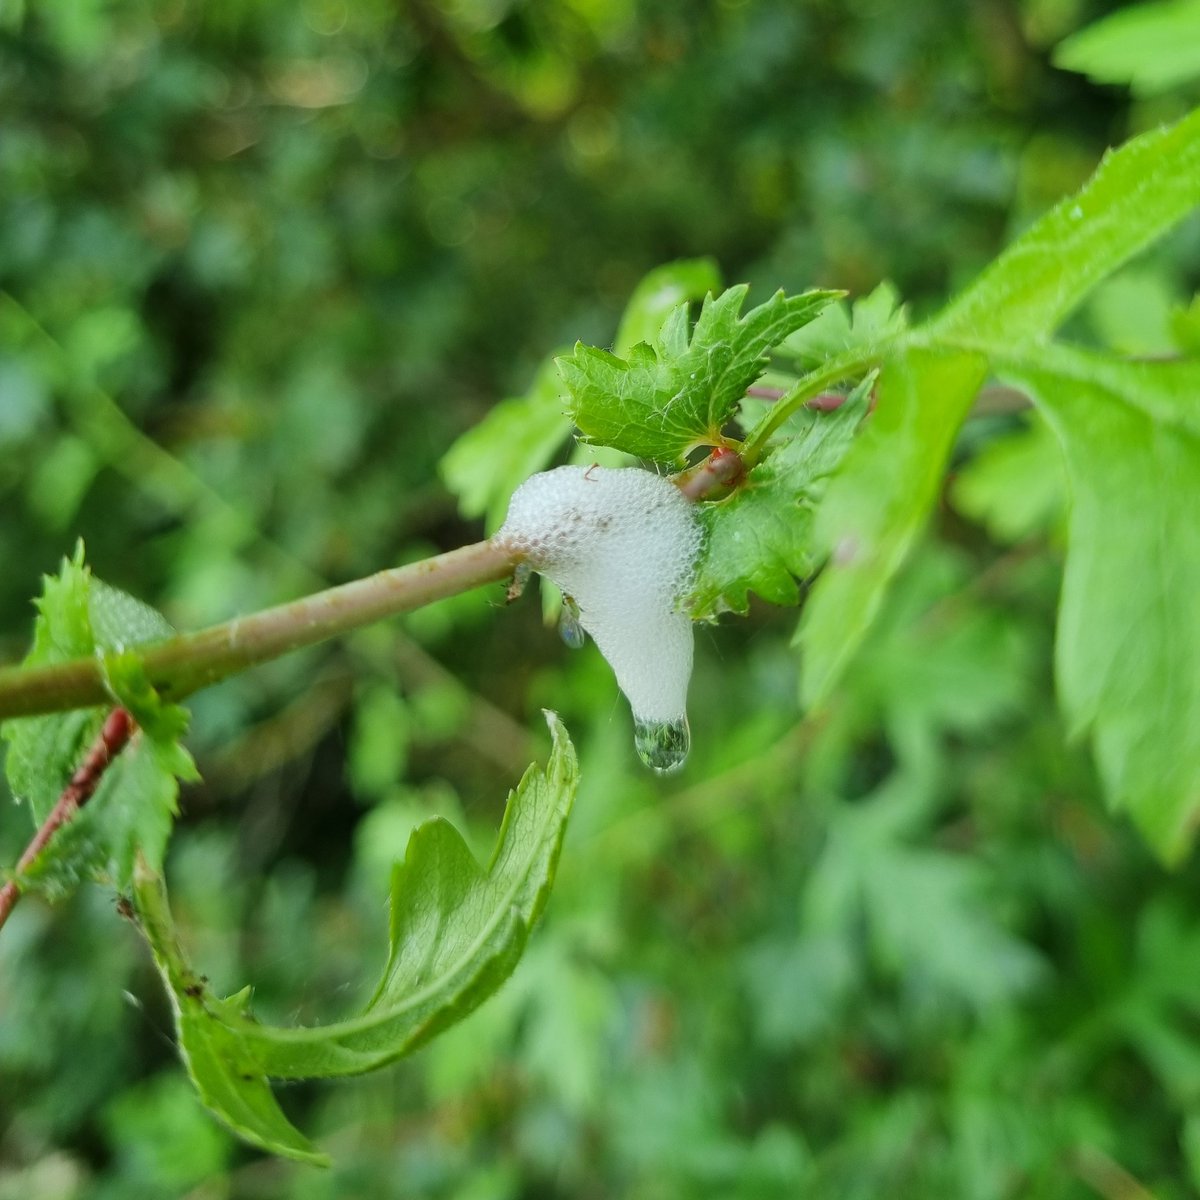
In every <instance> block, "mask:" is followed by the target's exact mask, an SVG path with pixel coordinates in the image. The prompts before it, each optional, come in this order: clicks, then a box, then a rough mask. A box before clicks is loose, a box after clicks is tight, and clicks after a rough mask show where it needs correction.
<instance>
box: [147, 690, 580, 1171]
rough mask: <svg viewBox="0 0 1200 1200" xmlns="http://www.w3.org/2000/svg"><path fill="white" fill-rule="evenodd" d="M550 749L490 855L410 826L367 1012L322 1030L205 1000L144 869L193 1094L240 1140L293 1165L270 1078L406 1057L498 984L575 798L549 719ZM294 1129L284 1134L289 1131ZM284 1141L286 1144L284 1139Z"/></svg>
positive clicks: (566, 756) (542, 890) (536, 909)
mask: <svg viewBox="0 0 1200 1200" xmlns="http://www.w3.org/2000/svg"><path fill="white" fill-rule="evenodd" d="M547 721H548V722H549V724H550V730H551V735H552V737H553V748H552V751H551V754H550V759H549V762H548V763H547V765H546V768H545V770H544V771H541V770H538V769H537V768H536V767H530V768H529V770H528V771H527V772H526V773H525V776H524V778H523V779H522V780H521V782H520V784H519V785H518V786H517V789H516V790H515V791H514V792H512V793H510V795H509V798H508V806H507V808H506V809H505V813H504V821H503V824H502V825H501V829H500V835H499V838H498V840H497V844H496V849H495V852H494V853H493V855H492V859H491V862H490V863H489V865H488V866H487V868H486V869H485V868H483V867H481V866H480V865H479V863H478V862H476V860H475V858H474V857H473V856H472V854H471V852H470V851H469V850H468V849H467V846H466V844H465V843H464V841H463V839H462V837H461V835H460V834H459V833H458V832H457V831H456V830H455V829H454V828H453V827H452V826H451V825H449V824H448V823H447V822H446V821H444V820H441V819H435V820H433V821H429V822H427V823H426V824H424V825H422V826H420V827H419V828H418V829H417V830H416V831H415V832H414V833H413V835H412V837H411V838H410V839H409V844H408V850H407V853H406V855H405V858H404V861H403V862H402V863H399V864H397V866H396V868H395V871H394V874H393V880H392V912H391V933H390V949H389V956H388V963H387V967H386V968H385V970H384V973H383V978H382V980H381V982H380V984H379V986H378V988H377V989H376V992H375V995H374V997H373V998H372V999H371V1001H370V1003H369V1004H368V1005H367V1007H366V1009H365V1010H364V1011H363V1012H362V1013H361V1014H360V1015H359V1016H357V1017H352V1018H350V1019H349V1020H345V1021H340V1022H335V1023H333V1024H330V1025H324V1026H310V1027H295V1028H283V1027H276V1026H268V1025H260V1024H258V1023H257V1022H256V1021H255V1020H254V1018H253V1017H252V1016H251V1014H250V1013H249V1012H248V1011H247V1009H246V1004H245V1000H246V997H247V994H246V993H245V992H243V993H239V995H238V997H236V998H231V999H226V1000H219V999H217V998H215V997H213V996H210V995H209V994H208V993H207V991H206V990H205V989H204V987H203V986H202V985H201V984H200V981H199V978H198V976H197V975H196V973H195V972H194V971H193V970H192V969H191V967H190V966H188V964H187V962H186V960H185V959H184V956H183V954H182V951H181V950H180V948H179V946H178V943H177V941H176V938H175V935H174V931H173V929H172V928H171V925H170V920H169V914H167V913H166V909H165V899H164V897H163V894H162V890H161V881H160V880H159V879H158V878H157V876H156V874H155V873H153V872H147V873H145V876H144V877H143V879H142V880H141V882H140V883H139V886H138V892H137V896H136V898H137V902H138V905H139V909H140V910H141V909H142V908H143V906H144V908H145V912H146V914H147V918H148V919H147V920H146V921H145V925H144V928H145V932H146V935H147V937H148V938H149V940H150V942H151V945H152V946H153V948H154V952H155V956H156V958H157V959H158V961H159V965H160V968H161V970H162V972H163V975H164V978H165V979H166V981H167V984H168V986H169V987H170V989H171V991H172V994H173V996H174V998H175V1004H176V1006H177V1011H178V1013H179V1037H180V1043H181V1046H182V1049H183V1052H184V1055H185V1058H186V1059H187V1061H188V1067H189V1070H190V1071H191V1072H192V1075H193V1078H194V1079H195V1081H196V1086H197V1088H198V1089H199V1091H200V1094H201V1095H202V1097H203V1098H204V1100H205V1103H207V1104H208V1105H209V1106H210V1107H211V1108H212V1109H213V1111H214V1112H215V1113H216V1114H217V1115H218V1116H219V1117H221V1119H222V1120H224V1121H225V1122H226V1123H227V1124H229V1125H230V1127H231V1128H232V1129H233V1130H234V1131H235V1132H236V1133H238V1134H240V1135H241V1136H243V1137H246V1138H248V1139H249V1140H251V1141H254V1142H256V1143H257V1144H259V1145H263V1146H266V1147H267V1148H269V1149H274V1150H276V1151H277V1152H279V1153H283V1154H288V1155H290V1156H291V1157H305V1156H308V1155H309V1150H308V1149H307V1148H306V1147H307V1143H304V1142H303V1140H302V1139H301V1142H300V1143H296V1142H295V1141H292V1140H289V1138H290V1137H291V1135H294V1136H295V1138H300V1135H299V1134H296V1133H295V1131H294V1130H291V1134H286V1131H285V1132H284V1133H281V1132H280V1125H279V1122H280V1121H285V1119H284V1118H283V1115H282V1113H281V1112H279V1110H278V1107H277V1106H276V1105H275V1104H274V1101H273V1100H271V1101H270V1104H268V1103H267V1100H268V1099H269V1098H270V1093H269V1090H268V1089H267V1083H266V1080H267V1079H268V1078H282V1079H305V1078H316V1077H329V1076H338V1075H352V1074H358V1073H360V1072H362V1071H369V1070H372V1069H374V1068H376V1067H380V1066H383V1065H384V1064H386V1063H389V1062H392V1061H393V1060H395V1059H397V1058H400V1057H402V1056H403V1055H405V1054H408V1053H410V1052H411V1051H413V1050H415V1049H416V1048H417V1047H418V1046H420V1045H422V1044H423V1043H424V1042H426V1041H428V1040H429V1039H430V1038H431V1037H433V1036H434V1035H435V1034H437V1033H439V1032H440V1031H441V1030H443V1029H445V1028H447V1027H448V1026H450V1025H452V1024H454V1023H455V1022H457V1021H460V1020H462V1018H463V1017H465V1016H467V1014H468V1013H470V1012H471V1011H472V1010H473V1009H474V1008H475V1007H477V1006H478V1005H479V1004H480V1003H481V1002H482V1001H483V1000H485V999H486V998H487V997H488V996H490V995H491V994H492V993H493V992H495V991H496V989H497V988H499V987H500V985H501V984H502V983H503V982H504V981H505V979H507V978H508V976H509V975H510V974H511V973H512V971H513V968H514V967H515V966H516V964H517V961H518V960H519V959H520V957H521V953H522V951H523V949H524V947H525V943H526V940H527V938H528V936H529V932H530V930H531V929H532V927H533V926H534V924H535V923H536V922H537V920H538V918H539V917H540V915H541V913H542V910H543V908H544V907H545V904H546V901H547V899H548V897H549V893H550V888H551V886H552V884H553V881H554V873H555V868H556V866H557V863H558V855H559V851H560V849H561V846H562V839H563V834H564V833H565V830H566V822H567V817H568V815H569V813H570V810H571V805H572V803H573V801H574V797H575V789H576V786H577V782H578V766H577V763H576V760H575V752H574V749H573V748H572V746H571V742H570V739H569V738H568V736H567V733H566V730H565V729H564V728H563V726H562V724H561V722H559V720H558V718H557V717H556V716H554V715H553V714H551V713H547ZM287 1129H289V1130H290V1126H287ZM285 1134H286V1136H285Z"/></svg>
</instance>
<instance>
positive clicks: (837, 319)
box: [777, 281, 908, 371]
mask: <svg viewBox="0 0 1200 1200" xmlns="http://www.w3.org/2000/svg"><path fill="white" fill-rule="evenodd" d="M907 325H908V317H907V314H906V312H905V310H904V307H903V306H902V305H901V303H900V295H899V293H898V292H897V291H896V289H895V287H894V286H893V285H892V284H891V283H888V282H887V281H884V282H883V283H881V284H880V285H879V286H878V287H877V288H876V289H875V290H874V291H873V292H871V293H870V294H869V295H867V296H862V297H860V298H859V299H857V300H855V301H854V303H853V304H851V305H849V306H847V305H846V304H845V302H844V301H840V302H837V303H834V304H830V305H829V306H828V307H827V308H825V309H824V310H823V311H822V312H821V313H820V315H819V316H817V317H816V319H815V320H813V321H810V322H809V324H807V325H805V326H804V328H803V329H799V330H797V331H796V332H795V333H793V334H791V335H790V336H789V337H788V338H787V340H786V341H785V342H783V344H782V345H781V346H780V347H779V349H778V351H777V353H778V354H779V355H780V357H782V358H792V359H794V360H795V361H796V363H797V364H798V365H799V366H800V367H801V368H802V369H804V370H806V371H811V370H814V369H815V368H817V367H819V366H821V365H823V364H824V363H825V362H827V361H828V360H829V359H831V358H837V357H838V356H839V355H842V354H847V353H850V352H856V351H862V350H866V349H869V348H870V347H872V346H876V345H879V344H880V343H881V342H885V341H888V340H889V339H891V338H894V337H896V336H898V335H899V334H901V333H903V332H904V330H905V328H906V327H907Z"/></svg>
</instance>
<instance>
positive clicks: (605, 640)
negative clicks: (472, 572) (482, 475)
mask: <svg viewBox="0 0 1200 1200" xmlns="http://www.w3.org/2000/svg"><path fill="white" fill-rule="evenodd" d="M496 541H497V542H498V543H500V544H501V545H503V546H505V547H506V548H507V549H509V550H511V551H513V552H515V553H518V554H521V555H522V556H523V557H524V558H525V560H526V561H527V562H528V563H529V564H530V566H532V567H533V569H534V570H535V571H537V572H539V573H540V574H542V575H545V576H546V578H548V579H550V580H551V581H552V582H554V583H556V584H557V585H558V586H559V587H560V588H561V589H562V590H563V592H565V593H566V594H567V595H568V596H570V597H571V598H572V599H573V600H574V601H575V603H576V605H578V607H579V623H580V625H582V626H583V628H584V629H585V630H587V632H588V633H589V634H591V636H592V638H593V639H594V640H595V642H596V645H597V646H598V647H599V649H600V653H601V654H603V655H604V657H605V658H606V659H607V660H608V662H609V665H610V666H611V667H612V669H613V672H614V674H615V675H616V677H617V683H618V685H619V686H620V688H621V691H623V692H624V693H625V695H626V697H627V698H628V700H629V706H630V708H631V709H632V710H633V715H634V717H635V718H636V719H637V720H638V721H640V722H655V723H658V722H663V723H672V722H680V721H683V720H684V719H685V718H686V709H687V688H688V680H689V679H690V678H691V674H692V622H691V618H690V617H689V616H688V615H687V613H686V612H684V611H683V610H682V607H681V601H682V599H683V597H684V596H685V595H686V593H687V590H688V587H689V585H690V583H691V580H692V575H693V573H694V571H695V566H696V559H697V556H698V555H699V553H700V541H701V534H700V527H699V524H698V523H697V521H696V516H695V512H694V510H693V507H692V505H691V504H690V503H689V502H688V501H687V500H686V499H685V498H684V496H683V495H682V494H681V492H680V491H679V489H678V488H677V487H676V486H675V485H674V484H673V483H671V482H670V481H669V480H666V479H663V478H661V477H660V476H658V475H655V474H652V473H651V472H650V471H643V470H640V469H638V468H635V467H627V468H619V469H618V468H612V467H558V468H556V469H555V470H553V471H545V472H543V473H542V474H540V475H534V476H532V477H531V478H530V479H527V480H526V481H525V482H524V483H523V484H522V485H521V486H520V487H519V488H518V489H517V490H516V492H514V493H513V498H512V500H511V501H510V502H509V506H508V516H507V517H506V519H505V521H504V525H503V526H502V527H501V529H500V531H499V532H498V533H497V534H496Z"/></svg>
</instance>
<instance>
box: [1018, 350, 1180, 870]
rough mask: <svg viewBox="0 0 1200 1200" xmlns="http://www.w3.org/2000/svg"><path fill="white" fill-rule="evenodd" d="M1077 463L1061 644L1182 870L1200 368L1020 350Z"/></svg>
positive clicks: (1104, 765) (1087, 714)
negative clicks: (1029, 353) (1180, 860)
mask: <svg viewBox="0 0 1200 1200" xmlns="http://www.w3.org/2000/svg"><path fill="white" fill-rule="evenodd" d="M998 366H999V369H1000V371H1001V373H1002V374H1003V375H1004V377H1005V378H1007V379H1009V380H1011V381H1012V382H1013V383H1014V384H1017V385H1018V386H1020V387H1023V388H1025V389H1026V390H1027V391H1028V392H1029V393H1030V394H1031V395H1032V396H1033V397H1034V399H1035V401H1036V402H1037V404H1038V405H1039V407H1040V408H1041V410H1042V412H1043V413H1044V414H1045V417H1046V419H1047V421H1048V423H1049V424H1050V426H1051V428H1052V429H1053V431H1054V433H1055V435H1056V436H1057V438H1058V440H1059V442H1060V444H1061V446H1062V450H1063V454H1064V456H1065V459H1066V466H1067V473H1068V476H1069V478H1070V484H1071V492H1072V504H1071V510H1070V517H1069V542H1068V548H1067V560H1066V569H1065V574H1064V578H1063V590H1062V599H1061V602H1060V607H1059V618H1058V633H1057V638H1056V645H1055V654H1056V669H1057V677H1058V686H1059V692H1060V698H1061V701H1062V704H1063V706H1064V708H1065V709H1066V711H1067V714H1068V716H1069V717H1070V718H1071V720H1072V721H1073V722H1074V725H1075V728H1076V731H1077V732H1083V731H1085V730H1086V731H1090V732H1091V735H1092V738H1093V741H1094V744H1095V749H1096V758H1097V761H1098V763H1099V767H1100V773H1101V777H1102V779H1103V782H1104V785H1105V790H1106V792H1107V794H1108V797H1109V800H1110V802H1111V803H1112V805H1113V806H1114V807H1115V808H1119V809H1127V810H1128V811H1129V813H1130V814H1131V816H1132V817H1133V819H1134V821H1135V822H1136V823H1137V825H1138V826H1139V827H1140V829H1141V830H1142V833H1143V834H1144V836H1145V837H1146V839H1147V840H1148V841H1149V842H1150V844H1151V845H1152V846H1153V847H1154V848H1155V849H1156V850H1157V852H1158V853H1159V854H1160V855H1162V857H1163V858H1164V859H1166V860H1168V861H1172V862H1174V861H1178V860H1179V859H1180V858H1181V857H1182V856H1183V854H1184V853H1185V852H1186V850H1187V849H1188V848H1189V846H1190V845H1191V843H1192V841H1193V840H1194V837H1195V830H1196V827H1197V821H1198V819H1200V607H1198V606H1197V596H1200V521H1198V520H1197V498H1200V408H1198V407H1197V397H1198V396H1200V360H1190V361H1181V362H1125V361H1120V360H1116V359H1112V358H1108V357H1106V356H1103V355H1100V354H1095V353H1091V352H1087V351H1084V350H1080V349H1075V348H1071V347H1066V346H1056V347H1048V348H1046V349H1043V350H1040V351H1039V352H1038V353H1037V354H1036V355H1021V354H1019V353H1010V354H1009V355H1008V356H1007V358H1006V360H1005V361H1004V362H1001V363H998Z"/></svg>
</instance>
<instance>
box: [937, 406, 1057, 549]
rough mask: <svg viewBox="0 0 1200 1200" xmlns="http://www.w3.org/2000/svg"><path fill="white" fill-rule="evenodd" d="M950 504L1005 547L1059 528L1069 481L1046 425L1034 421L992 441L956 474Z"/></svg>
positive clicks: (1036, 419)
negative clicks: (1050, 529)
mask: <svg viewBox="0 0 1200 1200" xmlns="http://www.w3.org/2000/svg"><path fill="white" fill-rule="evenodd" d="M950 498H951V500H952V502H953V504H954V507H955V508H956V509H958V511H959V512H960V513H962V514H963V515H964V516H966V517H969V518H970V519H971V520H972V521H976V522H978V523H979V524H980V525H982V526H984V528H985V529H987V531H988V534H989V535H990V536H991V537H992V539H993V540H994V541H996V542H998V543H1000V544H1001V545H1013V544H1015V543H1017V542H1020V541H1024V539H1025V538H1028V537H1031V536H1033V535H1034V534H1037V533H1042V532H1044V531H1045V530H1047V529H1048V528H1050V527H1052V526H1054V525H1056V523H1057V522H1058V519H1059V517H1060V514H1061V513H1062V512H1063V511H1064V510H1065V509H1066V505H1067V480H1066V476H1065V474H1064V472H1063V463H1062V451H1060V450H1059V448H1058V442H1057V441H1056V440H1055V438H1054V435H1053V434H1052V433H1051V432H1050V429H1049V428H1048V427H1047V425H1046V423H1045V422H1044V421H1042V420H1041V419H1040V418H1036V417H1035V419H1034V420H1032V421H1030V422H1029V424H1028V425H1025V426H1022V427H1021V428H1020V429H1017V430H1014V431H1013V432H1011V433H1007V434H1004V435H1002V436H1000V437H995V438H992V439H991V440H990V441H989V442H987V443H986V444H985V445H984V447H983V449H982V450H981V451H980V452H979V453H978V454H977V455H976V456H975V457H974V458H972V459H971V461H970V462H969V463H967V464H966V466H964V467H963V468H962V469H961V470H960V471H958V472H957V473H956V475H955V476H954V479H953V480H952V482H951V485H950Z"/></svg>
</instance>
